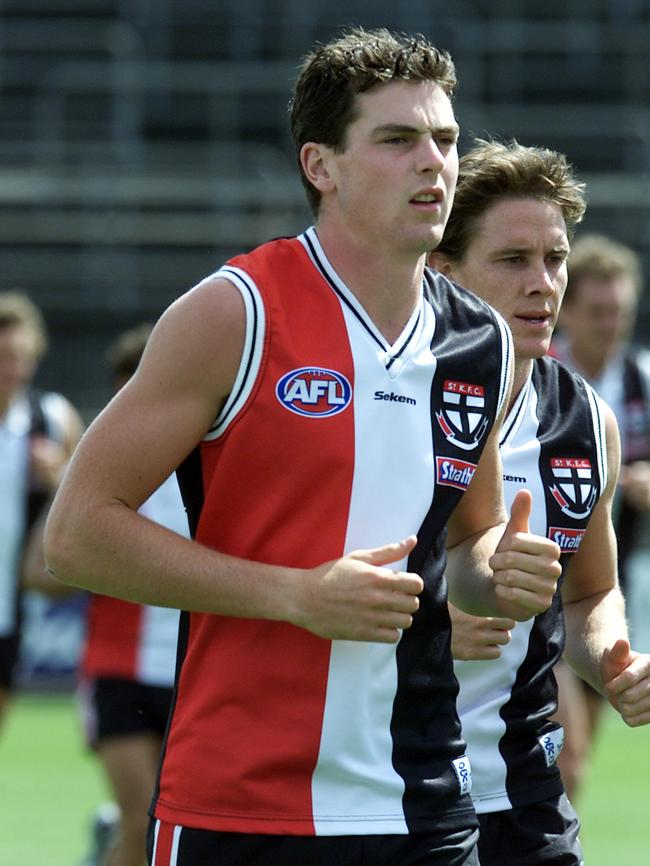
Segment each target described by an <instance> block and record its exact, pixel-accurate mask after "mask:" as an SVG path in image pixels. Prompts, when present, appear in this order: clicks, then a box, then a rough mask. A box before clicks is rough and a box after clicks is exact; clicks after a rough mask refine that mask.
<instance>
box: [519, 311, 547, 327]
mask: <svg viewBox="0 0 650 866" xmlns="http://www.w3.org/2000/svg"><path fill="white" fill-rule="evenodd" d="M516 318H517V319H518V320H519V321H520V322H523V323H524V324H526V325H531V326H534V327H535V326H536V327H542V326H544V325H549V324H550V322H551V314H550V313H541V312H540V313H537V312H535V313H522V314H520V315H518V316H516Z"/></svg>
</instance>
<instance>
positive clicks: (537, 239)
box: [475, 197, 568, 249]
mask: <svg viewBox="0 0 650 866" xmlns="http://www.w3.org/2000/svg"><path fill="white" fill-rule="evenodd" d="M475 237H476V239H477V240H478V239H480V240H481V241H482V242H483V243H487V244H488V245H490V246H494V247H497V248H529V247H538V246H540V245H544V246H551V247H552V248H554V247H556V246H563V247H567V249H568V239H567V231H566V222H565V220H564V214H563V213H562V208H561V207H560V206H559V205H558V204H555V203H554V202H550V201H544V200H542V199H537V198H519V197H517V198H515V197H512V198H503V199H499V201H497V202H495V203H494V204H493V205H490V206H489V207H488V208H487V209H486V210H485V211H484V212H483V213H482V214H481V216H480V217H479V219H478V220H477V224H476V232H475Z"/></svg>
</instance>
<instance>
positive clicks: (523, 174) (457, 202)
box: [436, 139, 587, 262]
mask: <svg viewBox="0 0 650 866" xmlns="http://www.w3.org/2000/svg"><path fill="white" fill-rule="evenodd" d="M510 198H536V199H540V200H541V201H549V202H552V203H554V204H557V205H559V207H560V208H561V209H562V214H563V216H564V221H565V223H566V227H567V235H568V236H569V238H571V237H572V236H573V233H574V232H575V228H576V226H577V225H578V223H579V222H580V221H581V220H582V218H583V216H584V213H585V210H586V207H587V204H586V201H585V185H584V183H582V182H580V181H579V180H577V178H576V177H575V175H574V173H573V168H572V166H571V165H570V163H569V161H568V160H567V158H566V156H565V155H564V154H562V153H558V152H557V151H555V150H549V149H547V148H544V147H526V146H525V145H523V144H519V143H518V142H517V141H515V140H514V139H513V140H511V141H508V142H498V141H485V140H483V139H476V143H475V146H474V147H473V148H472V149H471V150H469V151H468V152H467V153H466V154H465V155H464V156H462V157H461V159H460V161H459V169H458V184H457V186H456V194H455V196H454V205H453V207H452V209H451V213H450V214H449V219H448V221H447V225H446V226H445V231H444V234H443V236H442V240H441V241H440V243H439V245H438V247H437V250H436V251H437V252H440V253H443V254H444V255H446V256H447V257H448V258H449V259H451V260H452V261H457V262H458V261H461V260H462V258H463V256H464V255H465V252H466V251H467V248H468V246H469V244H470V241H471V240H472V237H473V233H474V231H475V230H476V224H477V222H478V221H479V219H480V218H481V217H482V216H483V214H484V213H485V211H486V210H487V209H488V208H490V207H491V206H492V205H494V204H495V203H496V202H498V201H502V200H503V199H510Z"/></svg>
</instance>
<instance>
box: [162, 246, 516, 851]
mask: <svg viewBox="0 0 650 866" xmlns="http://www.w3.org/2000/svg"><path fill="white" fill-rule="evenodd" d="M218 275H219V276H220V277H224V278H226V279H228V280H230V281H231V282H232V283H233V285H235V286H236V287H237V288H238V289H239V291H240V292H241V295H242V298H243V299H244V302H245V306H246V311H247V335H246V343H245V350H244V353H243V357H242V360H241V365H240V369H239V374H238V376H237V378H236V382H235V385H234V387H233V390H232V394H231V397H230V399H229V400H228V401H227V403H226V405H225V406H224V408H223V411H222V412H221V414H220V416H219V418H217V420H216V423H215V426H214V428H213V429H212V430H211V431H210V433H209V434H208V435H207V437H206V438H205V440H204V441H203V442H202V443H201V444H200V447H198V448H197V450H196V451H195V452H194V453H193V454H192V455H190V457H189V458H188V460H187V461H186V463H185V464H184V465H183V467H182V468H181V470H180V480H181V489H182V492H183V496H184V499H185V502H186V505H187V506H188V510H189V514H190V525H191V526H192V527H193V530H194V531H195V536H196V539H197V540H198V541H199V542H201V543H202V544H204V545H209V546H211V547H214V548H216V549H218V550H220V551H222V552H224V553H226V554H231V555H234V556H237V557H242V558H245V559H251V560H256V561H260V562H265V563H271V564H276V565H286V566H290V567H296V568H305V569H307V568H311V567H315V566H317V565H318V564H320V563H323V562H326V561H329V560H333V559H336V558H338V557H340V556H342V555H344V554H345V553H347V552H350V551H352V550H354V549H358V548H372V547H375V546H378V545H383V544H385V543H387V542H388V541H393V540H398V539H400V538H403V537H405V536H406V535H409V534H411V533H416V534H417V535H418V538H419V543H418V545H417V547H416V549H415V550H414V551H413V554H412V555H411V557H410V558H409V561H408V563H406V562H398V563H395V568H398V569H399V568H408V569H409V570H413V571H417V572H419V573H421V574H422V575H423V578H424V580H425V590H424V592H423V593H422V595H421V596H420V609H419V611H418V613H417V614H416V615H415V618H414V623H413V626H412V627H411V628H410V629H408V630H406V631H405V632H404V633H403V635H402V637H401V639H400V641H399V643H398V644H397V645H387V644H375V643H362V642H351V641H331V640H325V639H322V638H320V637H317V636H316V635H314V634H312V633H310V632H308V631H306V630H304V629H301V628H297V627H295V626H293V625H290V624H288V623H285V622H272V621H261V620H254V619H248V620H246V619H236V618H231V617H223V616H210V615H205V614H194V613H192V614H182V619H181V638H180V643H179V652H180V659H179V673H178V678H177V683H176V694H175V703H174V708H173V710H172V717H171V724H170V727H169V731H168V735H167V738H166V742H165V747H164V752H163V760H162V766H161V772H160V777H159V785H158V789H157V791H156V795H155V799H154V814H155V816H156V817H158V818H160V819H162V820H163V821H167V822H170V823H174V824H182V825H185V826H193V827H201V828H205V829H212V830H223V831H232V832H248V833H278V834H301V835H313V834H318V835H341V834H372V833H382V834H386V833H408V832H413V831H425V830H427V829H428V828H431V827H436V828H437V829H444V827H450V828H453V827H455V826H467V825H468V823H470V824H471V823H472V822H473V821H474V820H475V819H474V812H473V808H472V805H471V799H470V797H469V796H468V794H467V791H468V790H469V778H468V768H467V763H466V761H465V759H464V757H463V756H464V752H465V748H464V743H463V741H462V739H461V735H460V726H459V722H458V717H457V714H456V709H455V696H456V688H457V686H456V681H455V679H454V677H453V672H452V662H451V656H450V651H449V640H450V626H449V617H448V613H447V607H446V584H445V581H444V576H443V573H444V567H445V552H444V535H445V526H446V523H447V519H448V517H449V515H450V513H451V511H452V510H453V508H454V506H455V505H456V503H457V502H458V499H459V497H460V496H461V495H462V493H463V491H464V490H465V489H466V487H467V485H468V484H469V482H470V480H471V478H472V476H473V473H474V471H475V467H476V463H477V461H478V459H479V456H480V453H481V451H482V448H483V446H484V444H485V441H486V439H487V436H488V434H489V431H490V429H491V427H492V425H493V422H494V419H495V417H496V415H497V413H498V411H499V408H500V406H501V405H502V403H503V400H504V395H505V391H506V387H507V378H508V370H509V364H510V358H511V354H512V349H511V341H510V334H509V331H508V329H507V327H506V326H505V324H504V322H503V320H502V319H500V317H498V316H497V315H496V314H495V313H494V311H493V310H491V309H490V308H489V307H488V306H487V305H486V304H484V303H483V302H482V301H480V300H478V299H477V298H475V297H474V296H473V295H470V294H469V293H467V292H465V290H463V289H460V288H459V287H457V286H454V285H452V284H451V283H450V282H449V281H447V280H446V279H445V278H444V277H442V276H439V275H437V274H434V273H432V272H427V273H426V276H425V280H424V283H423V290H422V294H421V296H420V299H419V301H418V303H417V305H416V307H415V309H414V310H413V313H412V316H411V317H410V319H409V321H408V323H407V324H406V326H405V328H404V330H403V332H402V334H401V335H400V336H399V338H398V339H397V340H396V341H395V343H394V344H393V345H389V344H388V343H387V342H386V340H385V339H384V337H383V336H382V335H381V333H380V332H379V331H378V329H377V328H376V327H375V325H374V323H373V322H372V320H371V319H370V317H369V316H368V314H367V313H366V311H365V310H364V308H363V307H362V306H361V305H360V304H359V302H358V300H357V299H356V297H355V296H354V294H353V293H352V292H351V291H350V290H349V288H348V287H347V286H346V285H345V284H344V283H343V282H342V280H341V279H340V278H339V277H338V275H337V274H336V272H335V271H334V270H333V268H332V267H331V265H330V264H329V263H328V261H327V259H326V257H325V255H324V253H323V250H322V249H321V247H320V244H319V242H318V238H317V235H316V232H315V230H314V229H310V230H308V231H307V232H306V233H305V234H304V235H302V236H300V237H298V238H291V239H282V240H277V241H272V242H270V243H268V244H265V245H263V246H262V247H259V248H258V249H256V250H255V251H253V252H252V253H251V254H249V255H244V256H239V257H237V258H235V259H233V260H231V261H230V262H229V263H228V264H227V265H226V266H224V267H223V268H222V269H221V270H220V271H219V272H218Z"/></svg>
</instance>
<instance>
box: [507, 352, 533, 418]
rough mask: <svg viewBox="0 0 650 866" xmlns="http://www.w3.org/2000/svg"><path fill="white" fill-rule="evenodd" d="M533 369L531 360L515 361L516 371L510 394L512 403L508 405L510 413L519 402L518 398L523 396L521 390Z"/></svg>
mask: <svg viewBox="0 0 650 866" xmlns="http://www.w3.org/2000/svg"><path fill="white" fill-rule="evenodd" d="M532 369H533V362H532V360H530V359H526V360H523V361H515V371H514V375H513V377H512V392H511V394H510V403H509V404H508V412H509V411H510V410H511V409H512V407H513V406H514V404H515V403H516V401H517V397H518V396H519V395H520V394H521V389H522V388H523V387H524V385H525V384H526V382H527V381H528V378H529V376H530V374H531V371H532Z"/></svg>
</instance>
